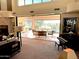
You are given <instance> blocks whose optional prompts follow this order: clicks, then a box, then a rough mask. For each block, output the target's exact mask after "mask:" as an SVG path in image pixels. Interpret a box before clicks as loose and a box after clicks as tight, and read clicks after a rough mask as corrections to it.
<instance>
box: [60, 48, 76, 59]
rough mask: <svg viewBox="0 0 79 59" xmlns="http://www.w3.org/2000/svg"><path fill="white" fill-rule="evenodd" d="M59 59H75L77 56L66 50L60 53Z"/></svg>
mask: <svg viewBox="0 0 79 59" xmlns="http://www.w3.org/2000/svg"><path fill="white" fill-rule="evenodd" d="M59 59H77V56H76V54H75V52H74V50H72V49H70V48H67V49H65V50H64V51H62V52H61V53H60V55H59Z"/></svg>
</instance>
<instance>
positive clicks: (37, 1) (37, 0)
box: [33, 0, 41, 3]
mask: <svg viewBox="0 0 79 59" xmlns="http://www.w3.org/2000/svg"><path fill="white" fill-rule="evenodd" d="M33 3H41V0H33Z"/></svg>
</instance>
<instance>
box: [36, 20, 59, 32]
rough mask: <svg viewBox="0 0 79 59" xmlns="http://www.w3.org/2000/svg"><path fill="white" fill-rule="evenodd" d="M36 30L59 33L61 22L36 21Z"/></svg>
mask: <svg viewBox="0 0 79 59" xmlns="http://www.w3.org/2000/svg"><path fill="white" fill-rule="evenodd" d="M35 28H36V30H46V31H54V32H56V33H59V28H60V20H36V22H35Z"/></svg>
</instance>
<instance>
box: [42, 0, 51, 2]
mask: <svg viewBox="0 0 79 59" xmlns="http://www.w3.org/2000/svg"><path fill="white" fill-rule="evenodd" d="M49 1H51V0H43V2H49Z"/></svg>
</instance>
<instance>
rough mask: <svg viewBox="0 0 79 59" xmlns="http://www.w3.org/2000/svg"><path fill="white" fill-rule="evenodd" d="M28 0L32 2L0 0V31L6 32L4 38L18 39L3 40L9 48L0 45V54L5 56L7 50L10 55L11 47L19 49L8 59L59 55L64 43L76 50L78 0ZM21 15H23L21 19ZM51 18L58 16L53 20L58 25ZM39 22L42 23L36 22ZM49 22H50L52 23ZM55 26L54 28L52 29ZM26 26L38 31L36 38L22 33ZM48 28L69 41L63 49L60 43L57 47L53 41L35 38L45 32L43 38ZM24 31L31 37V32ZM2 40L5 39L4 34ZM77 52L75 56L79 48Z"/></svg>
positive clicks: (40, 58) (14, 49)
mask: <svg viewBox="0 0 79 59" xmlns="http://www.w3.org/2000/svg"><path fill="white" fill-rule="evenodd" d="M18 1H20V2H18ZM23 1H24V2H23ZM29 1H31V4H30V3H27V2H26V0H0V9H1V12H0V28H1V29H0V31H1V32H0V33H1V35H8V36H7V38H9V39H12V38H13V39H14V38H15V37H17V39H19V40H18V41H15V40H13V41H9V40H7V42H5V41H4V42H5V43H6V44H7V45H6V46H7V47H9V48H10V50H8V48H7V47H5V48H4V46H1V47H2V48H1V51H2V52H1V51H0V52H1V54H2V55H1V56H0V57H3V56H4V55H5V56H4V57H7V56H6V54H8V55H10V54H11V53H13V51H16V50H20V51H19V53H18V54H14V56H12V57H11V59H58V58H59V55H60V54H61V53H62V52H63V51H64V49H65V48H67V47H68V48H71V49H73V50H74V51H75V50H76V51H79V48H78V42H79V40H78V35H79V30H78V29H79V23H78V22H79V20H78V19H79V8H78V6H79V1H78V0H64V1H63V0H56V1H55V0H39V1H36V0H29ZM29 1H28V2H29ZM39 2H40V3H39ZM19 3H20V4H19ZM21 17H22V18H23V17H24V18H23V19H22V18H21ZM26 19H29V20H31V21H26ZM19 20H20V21H19ZM24 20H25V21H26V22H25V21H24ZM48 20H53V21H48ZM54 20H60V21H55V22H57V23H58V26H59V27H57V25H53V23H55V22H54ZM22 21H23V22H22ZM24 22H25V23H24ZM27 22H29V23H28V24H29V25H28V24H27ZM48 23H49V24H50V26H49V25H48ZM25 24H26V25H28V26H29V27H28V26H26V25H25ZM30 24H31V25H30ZM36 24H37V25H38V26H37V25H36ZM39 24H40V25H41V26H39ZM24 25H25V27H24V28H26V29H23V28H22V27H23V26H24ZM51 25H53V26H54V27H53V26H51ZM56 27H57V29H55V28H56ZM29 29H31V30H34V31H35V32H37V33H39V37H38V38H36V39H35V38H28V37H27V36H26V35H24V34H23V32H26V31H28V30H29ZM5 30H6V31H5ZM36 30H38V31H36ZM39 30H40V31H39ZM47 30H50V31H51V30H52V31H53V30H54V31H55V30H57V32H58V36H57V37H62V38H64V39H66V40H68V41H69V42H68V43H67V47H65V48H64V49H63V50H62V47H63V46H61V47H60V45H59V50H58V47H57V46H55V42H53V41H50V40H42V39H40V40H38V39H39V38H41V36H42V35H44V36H45V39H46V31H47ZM55 32H56V31H55ZM28 33H29V32H28ZM53 33H54V32H53ZM10 34H14V35H10ZM18 34H19V35H18ZM49 34H51V32H49ZM21 35H22V37H21ZM27 35H29V36H30V37H31V35H30V34H27ZM53 35H54V34H53ZM23 36H25V37H23ZM36 37H37V36H36ZM31 39H33V40H31ZM48 39H49V38H48ZM71 39H72V40H71ZM74 39H76V40H74ZM4 40H6V39H5V36H4ZM1 42H2V41H1ZM9 42H10V43H9ZM11 42H12V43H11ZM0 45H2V43H0ZM8 45H9V46H8ZM16 47H18V48H16ZM5 49H6V50H5ZM3 51H5V52H3ZM8 51H10V52H8ZM76 54H77V57H79V52H76Z"/></svg>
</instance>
